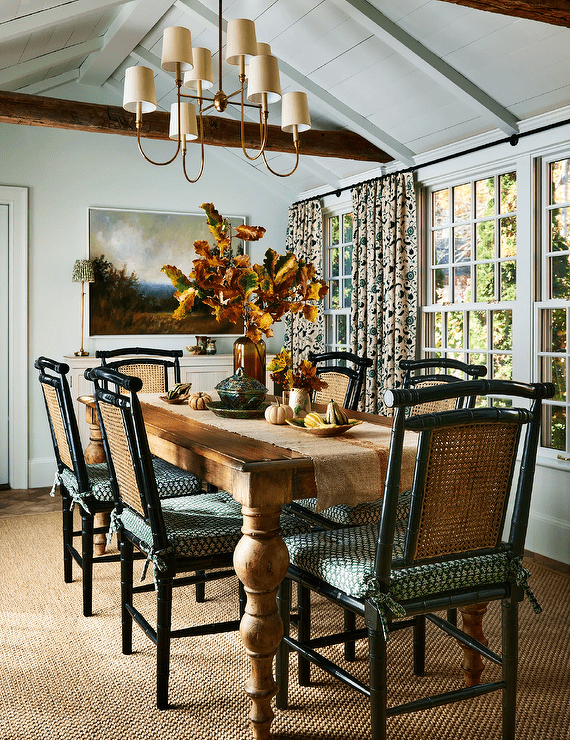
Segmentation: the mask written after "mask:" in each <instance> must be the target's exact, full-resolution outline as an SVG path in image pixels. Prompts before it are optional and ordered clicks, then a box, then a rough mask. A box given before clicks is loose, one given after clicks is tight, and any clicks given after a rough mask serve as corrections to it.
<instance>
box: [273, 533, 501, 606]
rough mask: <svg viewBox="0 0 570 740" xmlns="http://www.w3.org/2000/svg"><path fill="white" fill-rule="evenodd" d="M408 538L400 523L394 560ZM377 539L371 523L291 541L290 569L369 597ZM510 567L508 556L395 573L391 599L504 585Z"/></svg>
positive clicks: (430, 566)
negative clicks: (295, 569)
mask: <svg viewBox="0 0 570 740" xmlns="http://www.w3.org/2000/svg"><path fill="white" fill-rule="evenodd" d="M405 534H406V523H405V522H403V521H401V522H399V524H398V526H397V532H396V536H395V539H394V553H393V558H394V559H397V558H401V557H402V556H403V551H404V539H405ZM377 541H378V526H376V525H367V526H362V527H350V528H347V529H334V530H329V531H326V532H313V533H312V534H309V535H298V536H295V537H288V538H287V539H286V540H285V543H286V545H287V548H288V550H289V556H290V558H291V565H295V566H297V567H298V568H301V569H302V570H305V571H307V572H308V573H311V574H312V575H314V576H316V577H317V578H320V579H322V580H323V581H326V583H329V584H330V585H331V586H334V587H336V588H338V589H340V590H341V591H344V592H345V593H347V594H349V595H350V596H356V597H359V598H365V597H369V596H373V595H374V592H373V591H372V590H371V586H370V576H371V574H372V573H373V569H374V558H375V554H376V544H377ZM509 569H510V561H509V560H508V558H507V556H506V554H505V553H500V554H497V555H480V556H476V557H473V558H464V559H461V560H454V561H449V562H445V563H430V564H427V565H417V566H412V567H409V568H399V569H394V570H392V575H391V584H390V596H391V597H392V598H393V599H395V600H401V601H404V600H406V599H414V598H419V597H422V596H429V595H430V594H434V593H441V592H444V591H450V590H453V589H457V588H466V587H470V586H481V585H484V584H490V583H498V582H503V581H505V580H506V578H507V577H508V575H509V572H510V571H509Z"/></svg>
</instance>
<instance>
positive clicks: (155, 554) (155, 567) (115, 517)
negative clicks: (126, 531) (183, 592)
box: [107, 509, 168, 588]
mask: <svg viewBox="0 0 570 740" xmlns="http://www.w3.org/2000/svg"><path fill="white" fill-rule="evenodd" d="M122 527H123V522H122V521H121V515H120V514H119V513H118V511H117V509H113V511H112V512H111V521H110V524H109V532H108V533H107V544H108V545H110V544H111V538H112V536H113V535H114V534H115V532H119V530H121V529H122ZM139 547H140V549H141V550H142V551H143V552H144V553H145V555H146V560H145V563H144V566H143V570H142V573H141V578H140V580H141V581H144V579H145V578H146V574H147V571H148V566H149V565H150V563H152V575H153V580H154V587H155V588H158V582H157V571H159V570H166V562H165V561H164V556H165V555H166V554H167V553H168V550H155V549H154V547H153V546H152V545H151V547H150V548H149V549H146V548H145V547H144V546H143V543H142V542H141V543H140V545H139Z"/></svg>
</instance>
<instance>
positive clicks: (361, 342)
mask: <svg viewBox="0 0 570 740" xmlns="http://www.w3.org/2000/svg"><path fill="white" fill-rule="evenodd" d="M352 203H353V240H352V243H353V252H352V285H353V288H352V311H351V314H352V318H351V321H352V351H353V352H355V353H356V354H359V355H363V354H365V355H367V356H368V357H370V358H371V359H372V360H373V362H374V364H373V366H372V368H371V371H370V373H369V374H368V377H367V378H366V383H365V387H364V389H363V392H362V396H361V399H360V406H359V408H360V409H362V410H364V411H368V412H371V413H380V414H386V413H388V411H387V409H386V407H385V406H384V403H383V399H382V397H383V394H384V391H385V390H386V389H387V388H389V387H392V386H393V385H394V383H395V381H399V380H401V378H400V371H399V363H400V360H402V359H413V357H414V355H415V344H416V318H417V293H418V258H417V255H418V244H417V223H416V196H415V190H414V181H413V176H412V174H411V173H397V174H394V175H387V176H386V177H382V178H380V179H378V180H374V181H371V182H366V183H363V184H362V185H358V186H356V187H354V188H353V190H352Z"/></svg>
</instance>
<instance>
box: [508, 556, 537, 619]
mask: <svg viewBox="0 0 570 740" xmlns="http://www.w3.org/2000/svg"><path fill="white" fill-rule="evenodd" d="M509 575H511V576H512V577H513V578H514V579H515V581H516V583H517V586H520V588H522V590H523V592H524V594H525V596H526V597H527V598H528V600H529V601H530V605H531V606H532V610H533V612H534V613H535V614H540V613H541V611H542V607H541V606H540V604H539V603H538V599H537V598H536V596H535V595H534V593H533V592H532V590H531V588H530V586H529V585H528V578H529V576H530V572H529V571H528V570H527V569H526V568H523V564H522V558H521V557H518V558H513V559H512V560H511V563H510V568H509Z"/></svg>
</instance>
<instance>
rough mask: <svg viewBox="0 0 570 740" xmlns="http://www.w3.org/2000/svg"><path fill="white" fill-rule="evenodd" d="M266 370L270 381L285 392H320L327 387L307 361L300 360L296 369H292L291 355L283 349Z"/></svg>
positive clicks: (311, 364)
mask: <svg viewBox="0 0 570 740" xmlns="http://www.w3.org/2000/svg"><path fill="white" fill-rule="evenodd" d="M267 370H268V372H269V373H270V376H269V377H270V378H271V380H273V381H274V382H275V383H278V384H279V385H280V386H282V387H283V390H285V391H290V390H291V388H303V389H305V390H308V391H311V390H312V391H320V390H322V389H323V388H326V387H327V384H326V383H325V382H324V380H321V379H320V378H319V376H318V375H317V368H316V367H315V366H314V365H313V363H312V362H309V360H301V361H300V362H299V364H298V365H297V367H296V368H293V360H292V358H291V353H290V352H288V350H286V349H285V348H284V347H282V348H281V352H279V354H278V355H276V356H275V357H274V358H273V359H272V360H271V362H270V363H269V365H268V366H267Z"/></svg>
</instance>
